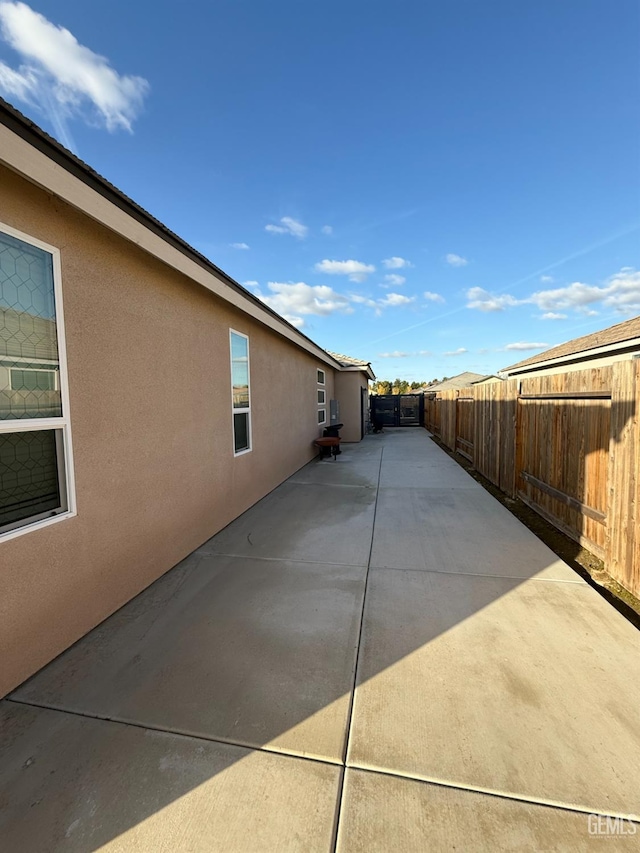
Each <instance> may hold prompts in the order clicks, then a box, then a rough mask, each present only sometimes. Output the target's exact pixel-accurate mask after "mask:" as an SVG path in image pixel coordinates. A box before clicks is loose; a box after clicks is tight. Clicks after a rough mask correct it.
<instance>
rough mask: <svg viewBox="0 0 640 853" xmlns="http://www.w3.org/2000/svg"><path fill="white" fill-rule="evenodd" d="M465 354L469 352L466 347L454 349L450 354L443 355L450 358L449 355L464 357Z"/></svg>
mask: <svg viewBox="0 0 640 853" xmlns="http://www.w3.org/2000/svg"><path fill="white" fill-rule="evenodd" d="M465 352H469V350H468V349H466V347H459V348H458V349H454V350H452V351H451V352H445V353H443V355H447V356H451V355H464V353H465Z"/></svg>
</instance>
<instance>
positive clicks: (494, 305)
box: [467, 287, 520, 311]
mask: <svg viewBox="0 0 640 853" xmlns="http://www.w3.org/2000/svg"><path fill="white" fill-rule="evenodd" d="M519 304H520V303H519V301H518V300H517V299H516V298H515V297H513V296H509V294H508V293H503V294H500V295H496V294H493V293H489V292H488V291H487V290H483V289H482V288H481V287H472V288H470V289H469V290H468V291H467V308H475V309H477V310H478V311H504V309H505V308H510V307H511V306H513V305H519Z"/></svg>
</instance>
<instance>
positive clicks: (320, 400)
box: [318, 389, 325, 406]
mask: <svg viewBox="0 0 640 853" xmlns="http://www.w3.org/2000/svg"><path fill="white" fill-rule="evenodd" d="M324 403H325V391H321V390H319V389H318V405H319V406H324Z"/></svg>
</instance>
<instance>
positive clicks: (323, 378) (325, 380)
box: [316, 367, 327, 385]
mask: <svg viewBox="0 0 640 853" xmlns="http://www.w3.org/2000/svg"><path fill="white" fill-rule="evenodd" d="M318 373H321V374H322V382H320V380H319V379H318V383H317V384H318V385H326V384H327V372H326V370H323V369H322V368H321V367H318V368H317V373H316V377H317V375H318Z"/></svg>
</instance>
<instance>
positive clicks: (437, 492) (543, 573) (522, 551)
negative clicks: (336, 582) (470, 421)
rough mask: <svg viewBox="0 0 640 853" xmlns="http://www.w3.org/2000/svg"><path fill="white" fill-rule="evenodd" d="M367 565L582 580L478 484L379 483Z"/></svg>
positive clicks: (577, 581)
mask: <svg viewBox="0 0 640 853" xmlns="http://www.w3.org/2000/svg"><path fill="white" fill-rule="evenodd" d="M463 473H464V472H463ZM464 476H465V477H466V476H467V475H466V474H465V475H464ZM469 479H471V478H470V477H469ZM472 482H473V481H472ZM371 566H373V567H376V568H394V569H417V570H420V569H422V570H427V571H437V572H461V573H466V574H477V575H499V576H502V577H514V578H531V577H534V576H536V577H538V578H547V579H548V578H553V579H555V580H566V581H573V582H575V583H584V581H583V580H582V579H581V578H580V576H579V575H578V574H577V573H576V572H574V571H573V570H572V569H571V568H569V566H567V564H566V563H564V562H563V561H562V560H559V559H558V557H557V556H556V555H555V554H554V553H553V551H551V550H550V549H549V548H547V546H546V545H545V544H544V543H543V542H541V541H540V540H539V539H538V538H537V536H535V535H534V534H533V533H532V532H531V531H530V530H529V529H528V528H526V527H525V526H524V525H523V524H522V523H521V522H520V521H518V519H517V518H515V516H513V515H512V514H511V513H510V512H509V511H508V510H507V509H505V508H504V507H503V506H502V504H501V503H499V501H497V500H495V498H493V497H492V496H491V495H490V494H489V493H488V492H486V491H485V490H484V489H482V488H481V487H479V486H478V488H477V489H467V488H462V489H459V488H449V489H447V488H440V489H436V488H432V489H411V488H404V489H391V488H389V489H386V488H381V489H380V491H379V495H378V507H377V513H376V529H375V534H374V540H373V550H372V553H371Z"/></svg>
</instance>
